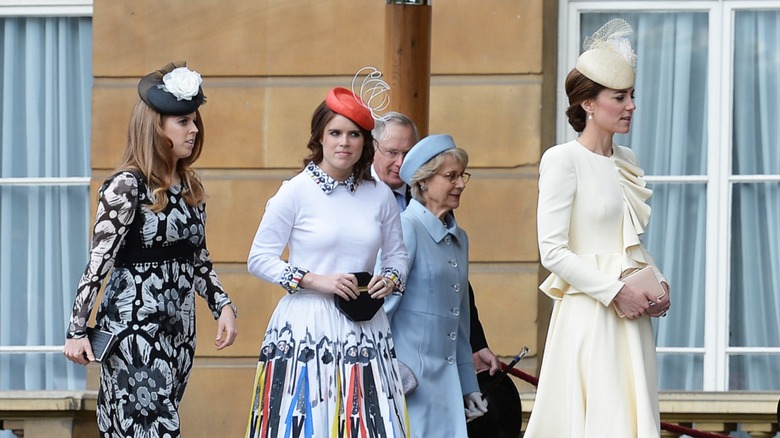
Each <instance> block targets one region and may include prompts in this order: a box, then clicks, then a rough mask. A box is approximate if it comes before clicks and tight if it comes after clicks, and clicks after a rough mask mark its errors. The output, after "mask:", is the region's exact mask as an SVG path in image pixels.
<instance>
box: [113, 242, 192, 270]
mask: <svg viewBox="0 0 780 438" xmlns="http://www.w3.org/2000/svg"><path fill="white" fill-rule="evenodd" d="M169 260H180V261H184V262H189V263H192V262H193V260H195V246H194V245H193V244H191V243H190V242H189V241H187V240H177V241H176V242H175V243H172V244H170V245H166V246H157V247H149V248H143V247H127V246H125V247H124V248H120V249H119V252H117V254H116V258H115V259H114V266H119V267H123V266H129V265H136V264H139V263H161V262H166V261H169Z"/></svg>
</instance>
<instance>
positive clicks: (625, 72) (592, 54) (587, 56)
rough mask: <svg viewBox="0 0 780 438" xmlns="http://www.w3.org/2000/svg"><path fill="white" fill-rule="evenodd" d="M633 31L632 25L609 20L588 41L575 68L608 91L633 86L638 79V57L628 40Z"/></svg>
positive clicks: (618, 19)
mask: <svg viewBox="0 0 780 438" xmlns="http://www.w3.org/2000/svg"><path fill="white" fill-rule="evenodd" d="M632 32H633V30H632V29H631V25H630V24H628V23H627V22H626V21H625V20H623V19H621V18H615V19H612V20H610V21H608V22H607V23H605V24H604V25H603V26H601V28H600V29H599V30H597V31H596V32H594V33H593V35H591V36H589V37H587V38H585V42H584V44H583V48H584V49H585V51H584V52H583V53H582V54H581V55H580V57H579V58H577V64H576V66H575V67H576V68H577V70H579V71H580V73H582V74H583V75H585V76H586V77H587V78H589V79H590V80H592V81H594V82H596V83H598V84H601V85H603V86H605V87H607V88H612V89H616V90H624V89H626V88H630V87H632V86H633V85H634V79H635V77H636V54H635V53H634V50H633V49H632V48H631V42H630V41H629V40H628V36H629V35H631V33H632Z"/></svg>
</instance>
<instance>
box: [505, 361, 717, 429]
mask: <svg viewBox="0 0 780 438" xmlns="http://www.w3.org/2000/svg"><path fill="white" fill-rule="evenodd" d="M501 368H502V369H504V370H505V371H506V372H508V373H509V374H511V375H513V376H515V377H517V378H519V379H521V380H524V381H526V382H528V383H530V384H531V385H534V386H538V385H539V378H538V377H536V376H532V375H530V374H528V373H525V372H523V371H520V370H518V369H517V368H509V367H508V366H507V365H506V364H505V363H503V362H501ZM661 429H663V430H665V431H667V432H672V433H679V434H680V435H688V436H690V437H692V438H729V437H728V435H721V434H718V433H712V432H703V431H701V430H696V429H691V428H690V427H685V426H681V425H679V424H674V423H664V422H663V421H662V422H661Z"/></svg>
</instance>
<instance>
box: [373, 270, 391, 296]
mask: <svg viewBox="0 0 780 438" xmlns="http://www.w3.org/2000/svg"><path fill="white" fill-rule="evenodd" d="M394 290H395V283H393V282H392V281H390V279H389V278H387V277H383V276H381V275H374V277H373V278H372V279H371V281H370V282H369V283H368V293H369V294H371V298H376V299H379V298H384V297H386V296H388V295H390V294H391V293H393V291H394Z"/></svg>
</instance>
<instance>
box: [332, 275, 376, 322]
mask: <svg viewBox="0 0 780 438" xmlns="http://www.w3.org/2000/svg"><path fill="white" fill-rule="evenodd" d="M352 274H353V275H355V277H356V278H357V282H358V292H359V293H358V297H357V298H356V299H354V300H349V301H347V300H345V299H344V298H342V297H341V296H339V295H335V300H336V307H337V308H338V309H339V310H340V311H341V313H343V314H344V316H346V317H347V318H349V319H350V320H352V321H355V322H361V321H368V320H369V319H371V318H373V317H374V315H375V314H376V312H378V311H379V309H381V308H382V304H384V302H385V299H384V298H371V295H369V293H368V283H369V282H370V281H371V278H372V277H373V276H372V275H371V274H370V273H368V272H353V273H352Z"/></svg>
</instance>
